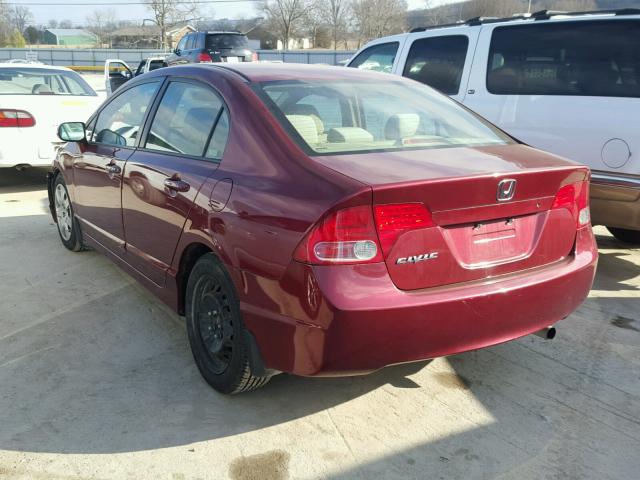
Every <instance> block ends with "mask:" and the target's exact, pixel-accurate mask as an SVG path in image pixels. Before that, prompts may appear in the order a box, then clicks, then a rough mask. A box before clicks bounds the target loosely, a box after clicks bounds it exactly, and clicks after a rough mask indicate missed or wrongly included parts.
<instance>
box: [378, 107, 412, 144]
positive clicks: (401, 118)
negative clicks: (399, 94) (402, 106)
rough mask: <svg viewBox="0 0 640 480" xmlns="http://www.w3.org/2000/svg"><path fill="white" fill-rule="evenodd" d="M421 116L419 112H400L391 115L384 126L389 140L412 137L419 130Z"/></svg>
mask: <svg viewBox="0 0 640 480" xmlns="http://www.w3.org/2000/svg"><path fill="white" fill-rule="evenodd" d="M418 125H420V116H419V115H418V114H417V113H399V114H396V115H391V116H390V117H389V120H387V124H386V125H385V127H384V136H385V138H386V139H387V140H401V139H403V138H407V137H412V136H413V135H415V134H416V132H417V131H418Z"/></svg>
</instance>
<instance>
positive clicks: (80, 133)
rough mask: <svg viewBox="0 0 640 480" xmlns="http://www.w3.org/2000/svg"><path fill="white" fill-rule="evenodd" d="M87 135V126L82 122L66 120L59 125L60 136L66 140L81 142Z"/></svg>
mask: <svg viewBox="0 0 640 480" xmlns="http://www.w3.org/2000/svg"><path fill="white" fill-rule="evenodd" d="M85 137H86V134H85V126H84V123H82V122H66V123H62V124H60V126H59V127H58V138H60V140H63V141H65V142H81V141H83V140H84V139H85Z"/></svg>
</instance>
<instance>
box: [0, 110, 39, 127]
mask: <svg viewBox="0 0 640 480" xmlns="http://www.w3.org/2000/svg"><path fill="white" fill-rule="evenodd" d="M35 124H36V119H35V118H33V115H31V114H30V113H29V112H25V111H24V110H9V109H0V127H33V126H34V125H35Z"/></svg>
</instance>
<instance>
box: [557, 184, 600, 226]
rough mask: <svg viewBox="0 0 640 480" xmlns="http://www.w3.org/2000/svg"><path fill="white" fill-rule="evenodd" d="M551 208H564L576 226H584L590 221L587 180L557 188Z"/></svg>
mask: <svg viewBox="0 0 640 480" xmlns="http://www.w3.org/2000/svg"><path fill="white" fill-rule="evenodd" d="M551 208H552V209H559V208H566V209H567V210H569V211H570V212H571V215H572V216H573V218H574V219H575V221H576V225H577V226H578V227H584V226H585V225H588V224H589V222H590V221H591V214H590V212H589V182H577V183H570V184H569V185H565V186H563V187H561V188H560V190H558V193H557V194H556V198H555V200H554V201H553V205H552V206H551Z"/></svg>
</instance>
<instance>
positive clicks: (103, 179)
mask: <svg viewBox="0 0 640 480" xmlns="http://www.w3.org/2000/svg"><path fill="white" fill-rule="evenodd" d="M159 86H160V82H159V81H155V82H148V83H143V84H139V85H136V86H134V87H132V88H130V89H128V90H125V91H123V92H122V93H119V94H118V95H117V96H115V97H113V98H112V99H111V100H110V101H109V102H108V103H107V104H106V105H105V106H104V107H103V108H102V110H101V111H100V112H99V113H98V115H97V117H96V118H95V120H94V121H92V122H91V123H90V125H89V129H88V132H87V144H86V145H85V146H84V148H83V151H82V154H81V155H79V156H77V157H75V158H74V163H73V171H74V185H75V199H74V200H75V202H74V207H75V210H76V212H75V213H76V214H77V216H78V218H79V219H80V222H81V224H82V228H83V231H84V232H86V233H87V235H89V236H91V237H92V238H94V239H95V240H96V241H98V242H99V243H101V244H102V245H104V246H105V247H106V248H108V249H109V250H112V251H113V252H115V253H116V254H117V255H120V256H121V255H123V253H124V251H123V248H124V230H123V226H122V211H121V187H122V178H123V172H124V169H125V163H126V161H127V159H128V158H129V157H130V156H131V155H132V153H133V151H134V149H135V147H136V144H137V138H138V135H139V133H140V129H141V128H142V125H143V122H144V119H145V116H146V114H147V112H148V110H149V107H150V105H151V103H152V101H153V98H154V95H155V94H156V92H157V91H158V88H159Z"/></svg>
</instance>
